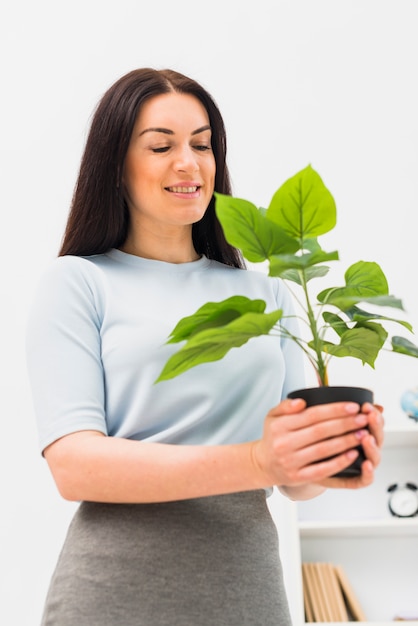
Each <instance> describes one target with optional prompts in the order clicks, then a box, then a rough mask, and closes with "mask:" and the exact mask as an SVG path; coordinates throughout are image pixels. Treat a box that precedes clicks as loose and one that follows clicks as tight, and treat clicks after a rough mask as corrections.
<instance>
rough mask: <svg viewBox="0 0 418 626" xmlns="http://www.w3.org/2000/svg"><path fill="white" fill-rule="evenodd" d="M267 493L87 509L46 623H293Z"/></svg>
mask: <svg viewBox="0 0 418 626" xmlns="http://www.w3.org/2000/svg"><path fill="white" fill-rule="evenodd" d="M290 624H291V620H290V616H289V610H288V605H287V600H286V595H285V591H284V586H283V578H282V571H281V566H280V560H279V553H278V538H277V532H276V527H275V524H274V522H273V520H272V518H271V516H270V513H269V510H268V508H267V503H266V495H265V492H264V491H262V490H257V491H250V492H243V493H235V494H231V495H221V496H214V497H208V498H197V499H193V500H184V501H178V502H168V503H161V504H132V505H131V504H96V503H91V502H83V503H82V504H81V505H80V507H79V508H78V510H77V511H76V513H75V516H74V518H73V520H72V522H71V524H70V527H69V530H68V534H67V538H66V540H65V543H64V546H63V549H62V552H61V554H60V557H59V560H58V563H57V566H56V569H55V572H54V575H53V577H52V580H51V585H50V589H49V592H48V596H47V600H46V605H45V610H44V615H43V620H42V626H290Z"/></svg>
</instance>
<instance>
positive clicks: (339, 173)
mask: <svg viewBox="0 0 418 626" xmlns="http://www.w3.org/2000/svg"><path fill="white" fill-rule="evenodd" d="M416 13H417V9H416V2H415V1H414V0H338V1H337V0H295V1H293V2H292V1H291V0H258V1H257V2H250V1H249V0H240V1H239V2H235V1H230V2H228V1H226V0H211V2H206V3H198V2H196V1H195V0H193V1H192V0H177V1H176V2H173V1H172V0H165V1H164V0H152V1H151V0H150V1H149V2H141V1H140V0H136V1H134V0H118V1H117V2H116V1H114V2H111V1H110V0H72V1H71V2H55V1H53V0H38V1H37V2H34V1H33V0H20V1H19V0H2V2H1V4H0V25H1V27H0V28H1V37H0V59H1V61H0V62H1V64H2V67H1V75H0V76H1V78H0V80H1V92H2V96H1V99H0V106H1V115H0V124H1V133H0V154H1V177H2V185H1V198H2V208H1V214H0V221H1V225H0V233H1V236H2V245H1V255H2V259H1V266H0V267H1V288H2V308H1V313H0V314H1V328H2V349H1V355H2V365H1V367H2V376H1V395H0V397H1V404H2V432H3V436H2V439H1V444H0V445H1V455H0V464H1V467H0V469H1V477H2V483H1V484H2V488H1V492H2V504H1V510H2V514H1V517H0V580H1V584H0V623H5V624H6V623H7V625H8V626H33V625H35V624H37V623H38V621H39V616H40V612H41V607H42V603H43V598H44V594H45V592H46V588H47V585H48V581H49V577H50V575H51V571H52V568H53V565H54V563H55V560H56V557H57V553H58V551H59V548H60V546H61V543H62V540H63V537H64V534H65V531H66V528H67V524H68V522H69V519H70V517H71V514H72V512H73V510H74V506H73V505H72V504H68V503H65V502H63V501H62V500H60V498H59V497H58V495H57V493H56V490H55V487H54V486H53V484H52V481H51V479H50V477H49V474H48V471H47V468H46V466H45V463H44V461H43V460H42V459H41V457H40V455H39V452H38V449H37V437H36V430H35V424H34V416H33V412H32V407H31V400H30V396H29V390H28V381H27V379H26V371H25V362H24V351H23V341H24V326H25V320H26V316H27V312H28V306H29V303H30V301H31V297H32V293H33V289H34V285H35V283H36V281H37V279H38V277H39V275H40V274H41V272H42V271H43V270H44V268H45V266H46V265H47V264H48V263H49V262H50V261H51V260H52V259H53V258H54V256H55V254H56V252H57V249H58V245H59V240H60V237H61V234H62V230H63V227H64V223H65V219H66V215H67V210H68V206H69V202H70V197H71V192H72V188H73V184H74V181H75V177H76V172H77V168H78V163H79V159H80V155H81V150H82V147H83V144H84V139H85V135H86V129H87V128H88V120H89V117H90V114H91V112H92V109H93V107H94V105H95V104H96V102H97V100H98V98H99V97H100V95H101V94H102V93H103V91H104V90H105V89H106V88H107V87H108V86H109V85H110V84H111V83H112V82H113V81H114V80H116V79H117V78H118V77H119V76H120V75H122V74H123V73H125V72H127V71H129V70H131V69H133V68H136V67H140V66H152V67H156V68H162V67H172V68H174V69H177V70H179V71H182V72H185V73H188V74H190V75H191V76H193V77H196V78H197V79H198V80H199V81H200V82H202V83H203V84H204V85H205V86H206V87H207V88H208V89H209V90H210V91H211V92H212V94H213V95H214V96H215V98H216V99H217V101H218V103H219V105H220V108H221V110H222V111H223V113H224V117H225V121H226V124H227V128H228V130H229V147H230V152H229V155H230V167H231V172H232V176H233V182H234V192H235V194H236V195H240V196H241V197H247V198H249V199H251V200H253V201H254V202H255V203H258V204H260V205H266V204H267V203H268V201H269V199H270V197H271V195H272V193H273V192H274V191H275V189H276V188H277V187H278V186H279V184H281V183H282V182H283V181H284V180H285V179H286V178H287V177H288V176H290V175H292V174H293V173H295V172H296V171H297V170H299V169H301V168H302V167H304V166H305V165H307V164H308V163H312V165H313V166H314V167H315V168H316V169H317V170H318V171H319V172H320V174H321V175H322V177H323V178H324V180H325V182H326V184H327V185H328V186H329V188H330V189H331V191H332V192H333V194H334V196H335V198H336V201H337V207H338V209H339V224H338V227H337V230H336V232H335V235H332V236H330V238H329V242H330V243H329V246H328V247H329V249H331V248H332V247H333V246H334V245H335V246H337V247H338V248H339V250H340V254H341V257H342V259H343V261H344V262H345V263H346V264H348V263H351V262H352V261H355V260H358V259H360V258H362V259H366V260H376V261H378V262H379V263H381V264H382V266H383V268H384V269H385V271H386V273H387V275H388V277H389V280H390V284H391V288H392V291H393V292H394V293H395V294H396V295H400V296H402V297H403V299H404V303H405V305H406V307H407V309H408V313H409V317H410V320H411V321H412V323H413V324H415V326H416V327H417V328H418V296H417V277H416V268H417V254H416V243H417V233H416V229H417V226H416V210H417V181H418V176H417V171H418V156H417V145H418V141H417V139H418V137H417V134H418V128H417V126H418V121H417V119H418V118H417V111H418V101H417V100H418V94H417V91H416V77H417V61H418V38H417V35H416V24H417V21H416ZM379 361H380V363H381V367H380V368H379V369H378V370H377V373H373V372H372V371H371V370H366V369H365V368H362V367H361V366H359V365H353V366H351V365H350V366H346V365H344V366H342V365H341V364H337V363H336V364H335V373H334V376H333V380H332V382H340V381H345V382H347V378H346V376H347V373H348V372H349V373H350V382H351V381H354V382H355V383H358V384H363V383H364V384H370V385H372V386H373V387H374V388H375V390H376V391H377V395H378V399H379V400H380V401H381V402H382V403H383V404H385V405H386V407H387V419H388V421H390V422H392V423H396V422H397V421H398V422H399V423H404V421H405V420H406V419H407V418H406V417H404V415H403V414H402V412H401V411H400V409H399V395H400V393H401V392H402V391H403V390H404V389H405V388H406V387H408V386H412V385H415V384H417V383H418V361H415V360H414V361H412V360H408V359H406V358H404V357H395V358H394V359H392V360H388V359H384V358H382V357H380V358H379Z"/></svg>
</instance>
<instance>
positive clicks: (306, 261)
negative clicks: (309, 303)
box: [269, 250, 338, 278]
mask: <svg viewBox="0 0 418 626" xmlns="http://www.w3.org/2000/svg"><path fill="white" fill-rule="evenodd" d="M269 260H270V271H269V275H270V276H282V274H283V272H287V271H288V270H298V271H303V270H306V269H307V268H309V267H312V266H314V265H318V264H319V263H324V262H326V261H336V260H338V252H324V251H323V250H317V251H316V252H305V253H304V254H301V255H295V254H280V255H279V254H275V255H274V256H271V257H270V259H269ZM325 273H326V272H325ZM319 275H321V274H319V273H317V272H312V273H311V278H313V277H315V276H319Z"/></svg>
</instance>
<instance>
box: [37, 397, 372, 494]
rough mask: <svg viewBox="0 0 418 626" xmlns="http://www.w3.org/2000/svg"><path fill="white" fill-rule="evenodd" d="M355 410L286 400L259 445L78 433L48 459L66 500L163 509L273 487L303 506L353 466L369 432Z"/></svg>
mask: <svg viewBox="0 0 418 626" xmlns="http://www.w3.org/2000/svg"><path fill="white" fill-rule="evenodd" d="M357 410H358V407H357V406H356V405H354V407H353V405H349V404H344V403H338V405H334V406H332V407H331V406H330V405H328V406H322V407H313V408H311V409H305V408H304V402H303V401H299V400H296V401H289V400H285V401H284V402H282V403H280V404H279V405H278V407H275V408H274V409H272V411H270V413H269V414H268V416H267V417H266V420H265V429H264V434H263V438H262V439H261V440H259V441H254V442H249V443H242V444H235V445H223V446H177V445H171V444H159V443H146V442H139V441H132V440H127V439H122V438H116V437H106V436H104V435H102V434H101V433H98V432H96V431H81V432H77V433H74V434H71V435H67V436H65V437H62V438H61V439H59V440H57V441H56V442H54V443H53V444H51V445H50V446H48V447H47V448H46V450H45V457H46V459H47V462H48V464H49V467H50V469H51V472H52V474H53V476H54V479H55V481H56V484H57V486H58V489H59V491H60V493H61V495H62V496H63V497H64V498H66V499H68V500H91V501H100V502H115V503H116V502H162V501H169V500H181V499H186V498H195V497H202V496H209V495H215V494H222V493H231V492H237V491H246V490H251V489H260V488H265V487H270V486H272V485H279V486H281V489H282V490H283V492H284V493H286V495H289V497H293V498H295V499H305V498H306V497H313V496H314V495H317V494H318V493H320V491H321V490H322V489H323V486H318V485H320V484H321V481H322V482H323V481H326V480H327V479H328V478H329V477H330V476H332V475H333V474H334V473H336V472H338V471H340V470H341V469H343V468H344V467H347V466H348V465H349V464H350V463H351V462H352V459H353V456H352V454H353V453H352V452H350V448H353V447H354V446H355V445H358V442H359V432H361V433H363V432H366V431H363V430H361V428H360V426H359V420H360V422H363V425H366V424H367V422H368V417H367V414H361V415H362V416H363V417H360V418H359V417H358V415H356V414H355V413H356V411H357ZM359 428H360V431H359ZM330 437H331V438H332V439H330ZM335 454H336V455H337V457H336V458H334V459H332V460H329V461H326V462H323V463H315V461H317V460H319V459H321V458H325V457H327V456H331V455H335ZM354 454H355V453H354ZM377 462H378V459H377V456H376V457H375V458H374V459H373V460H372V461H370V465H371V466H372V469H371V474H372V473H373V467H374V465H375V464H377ZM369 478H370V480H371V479H372V476H371V477H369ZM369 478H367V480H369ZM331 480H333V479H331ZM314 483H316V484H314ZM357 486H358V487H360V486H364V485H363V484H360V483H358V485H357Z"/></svg>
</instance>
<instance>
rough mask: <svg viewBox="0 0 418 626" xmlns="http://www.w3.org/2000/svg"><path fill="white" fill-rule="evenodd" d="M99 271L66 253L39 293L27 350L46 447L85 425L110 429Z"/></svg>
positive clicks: (31, 316) (42, 443)
mask: <svg viewBox="0 0 418 626" xmlns="http://www.w3.org/2000/svg"><path fill="white" fill-rule="evenodd" d="M95 271H97V270H96V268H95V267H94V265H93V264H92V263H89V262H88V261H87V260H85V259H81V258H77V257H61V258H59V259H57V260H56V261H55V262H53V263H52V264H51V267H50V268H49V269H48V270H47V272H45V274H44V276H43V277H42V279H41V281H40V284H39V285H38V288H37V290H36V293H35V297H34V301H33V304H32V307H31V311H30V314H29V319H28V323H27V329H26V355H27V368H28V375H29V381H30V385H31V389H32V396H33V405H34V410H35V417H36V420H37V424H38V432H39V443H40V447H41V450H44V449H45V447H46V446H47V445H49V444H50V443H52V442H53V441H55V440H56V439H58V438H60V437H62V436H64V435H67V434H70V433H73V432H76V431H80V430H97V431H100V432H102V433H104V434H107V429H106V421H105V393H104V375H103V367H102V363H101V341H100V326H101V322H100V289H99V288H98V277H97V276H94V272H95Z"/></svg>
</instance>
